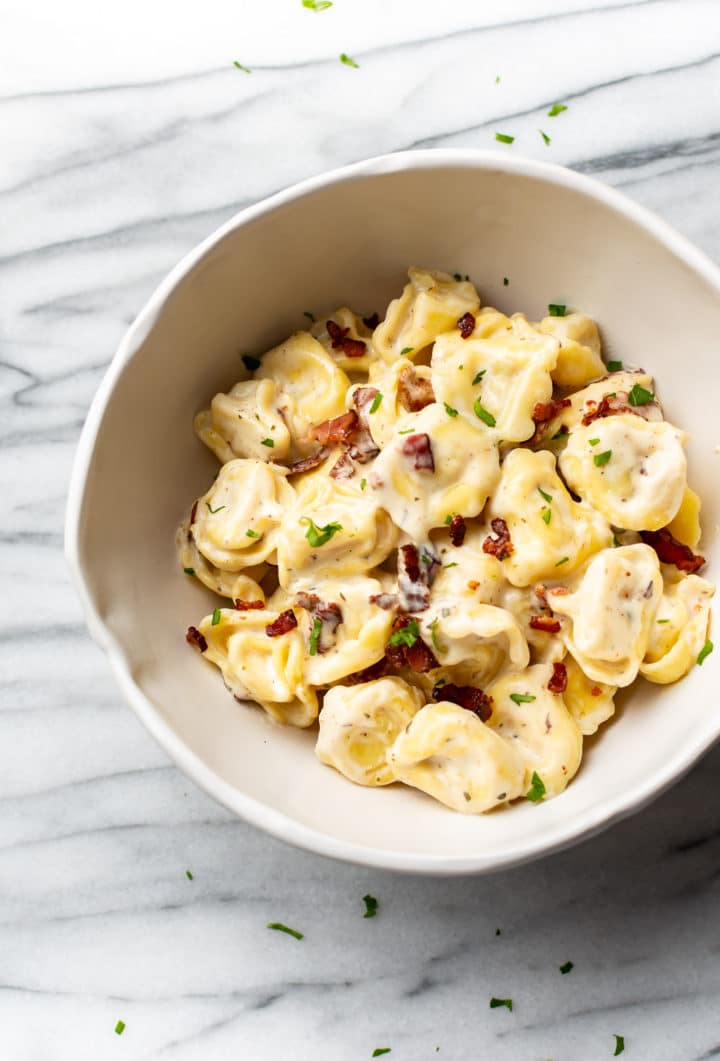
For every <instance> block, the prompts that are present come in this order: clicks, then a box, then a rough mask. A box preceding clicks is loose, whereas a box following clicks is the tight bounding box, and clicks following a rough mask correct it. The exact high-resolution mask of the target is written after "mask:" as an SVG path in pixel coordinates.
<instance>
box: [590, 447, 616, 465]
mask: <svg viewBox="0 0 720 1061" xmlns="http://www.w3.org/2000/svg"><path fill="white" fill-rule="evenodd" d="M611 457H612V450H611V449H605V450H603V451H602V453H596V454H595V456H594V457H593V464H594V465H595V467H596V468H602V466H603V464H607V462H608V461H609V460H610V458H611Z"/></svg>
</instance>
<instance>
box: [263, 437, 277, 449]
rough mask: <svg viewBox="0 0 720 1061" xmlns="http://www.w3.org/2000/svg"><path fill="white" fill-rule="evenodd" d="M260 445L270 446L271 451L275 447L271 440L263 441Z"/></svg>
mask: <svg viewBox="0 0 720 1061" xmlns="http://www.w3.org/2000/svg"><path fill="white" fill-rule="evenodd" d="M260 445H261V446H269V447H270V449H272V448H273V446H274V445H275V443H274V442H273V440H272V439H271V438H264V439H263V440H262V442H261V443H260Z"/></svg>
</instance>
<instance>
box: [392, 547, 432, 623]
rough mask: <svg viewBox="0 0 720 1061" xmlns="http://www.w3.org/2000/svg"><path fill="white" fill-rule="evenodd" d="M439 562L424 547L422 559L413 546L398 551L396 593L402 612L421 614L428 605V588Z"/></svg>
mask: <svg viewBox="0 0 720 1061" xmlns="http://www.w3.org/2000/svg"><path fill="white" fill-rule="evenodd" d="M438 564H439V560H438V558H437V557H436V556H434V555H433V554H432V553H431V552H430V550H429V549H428V548H427V547H425V548H423V551H422V557H421V556H420V554H419V553H418V550H417V549H416V547H415V546H414V545H401V546H400V548H399V549H398V591H399V595H400V607H401V608H402V610H403V611H404V612H423V611H425V609H426V608H427V606H428V604H429V603H430V586H431V584H432V581H433V578H434V575H435V569H436V568H437V566H438Z"/></svg>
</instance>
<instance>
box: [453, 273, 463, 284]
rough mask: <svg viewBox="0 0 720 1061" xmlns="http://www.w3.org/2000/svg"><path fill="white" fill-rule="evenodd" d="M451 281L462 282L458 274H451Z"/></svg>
mask: <svg viewBox="0 0 720 1061" xmlns="http://www.w3.org/2000/svg"><path fill="white" fill-rule="evenodd" d="M453 279H454V280H457V281H458V283H459V282H460V281H461V280H462V276H461V275H460V273H453Z"/></svg>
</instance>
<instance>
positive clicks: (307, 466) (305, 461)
mask: <svg viewBox="0 0 720 1061" xmlns="http://www.w3.org/2000/svg"><path fill="white" fill-rule="evenodd" d="M327 455H328V451H327V450H326V449H319V450H318V451H317V452H316V453H312V454H311V455H310V456H309V457H303V458H302V460H299V461H295V463H294V464H291V465H290V468H289V471H290V474H291V475H299V474H300V472H309V471H310V470H311V469H312V468H317V466H318V464H322V462H323V461H324V460H325V458H326V457H327Z"/></svg>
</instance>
